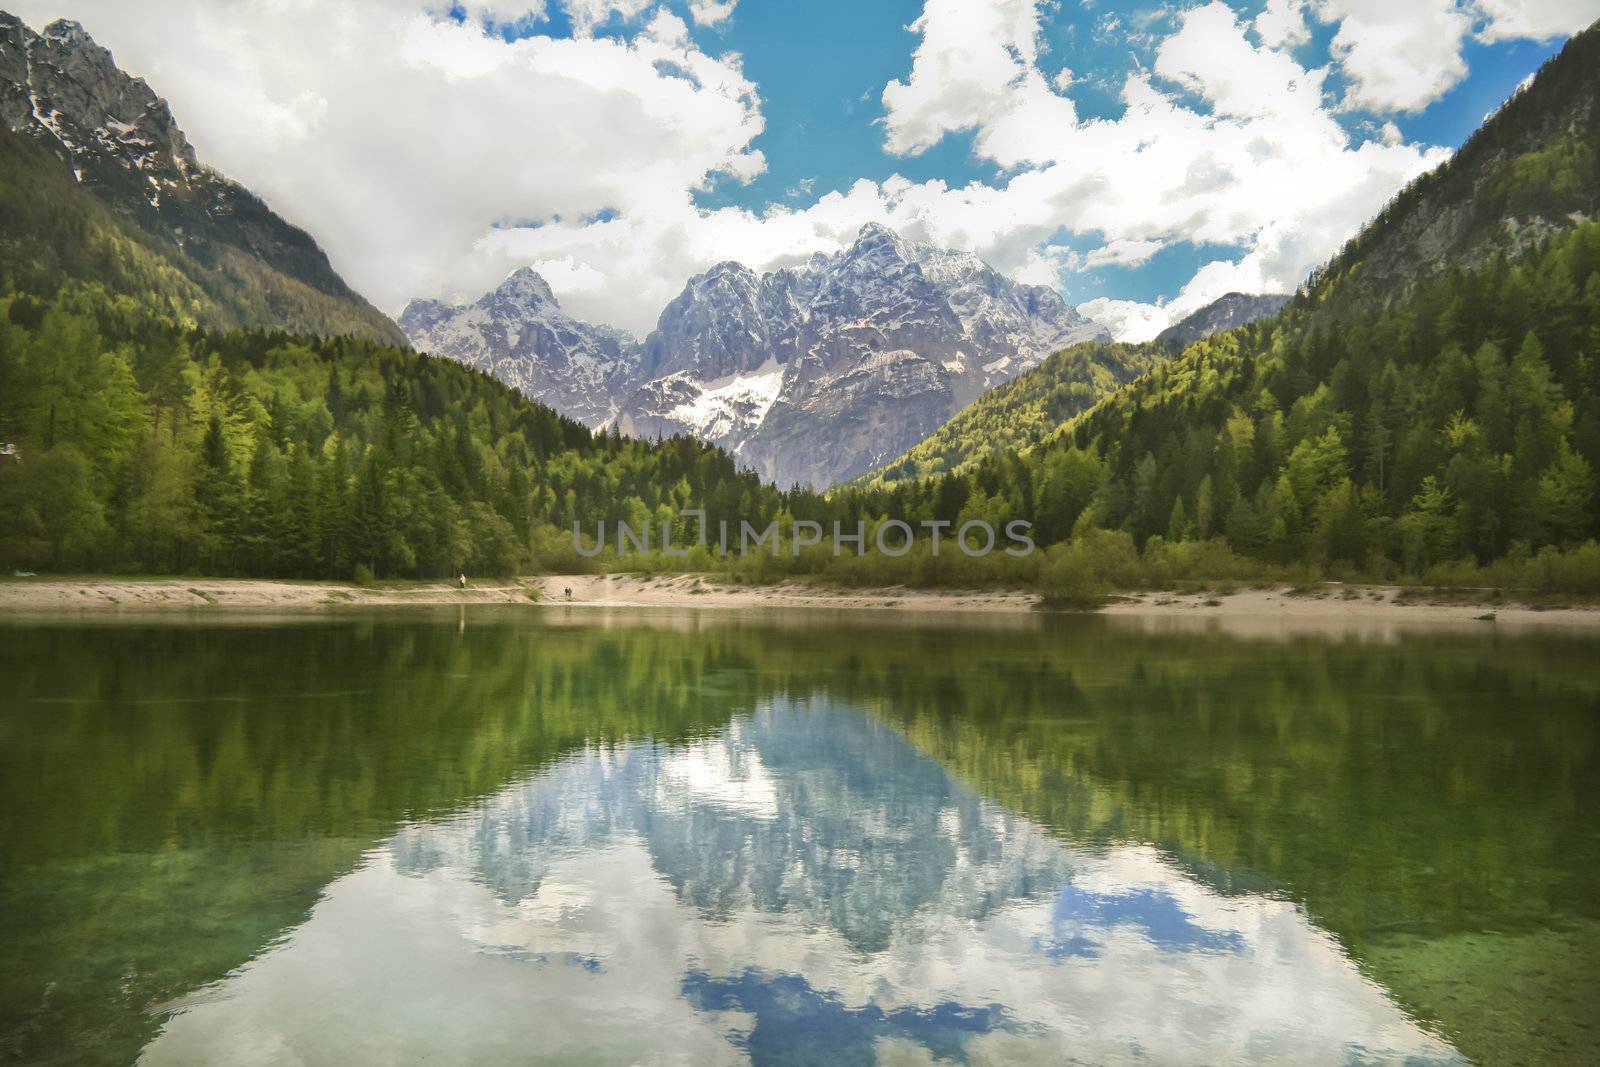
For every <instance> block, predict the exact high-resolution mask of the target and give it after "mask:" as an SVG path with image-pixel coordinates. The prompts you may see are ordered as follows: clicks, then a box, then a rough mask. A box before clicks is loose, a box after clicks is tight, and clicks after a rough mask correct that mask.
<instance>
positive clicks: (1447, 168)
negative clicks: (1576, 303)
mask: <svg viewBox="0 0 1600 1067" xmlns="http://www.w3.org/2000/svg"><path fill="white" fill-rule="evenodd" d="M1597 215H1600V25H1597V26H1594V27H1590V28H1589V29H1588V30H1586V31H1584V32H1583V33H1581V34H1579V35H1577V36H1576V37H1574V38H1572V40H1571V41H1569V42H1568V43H1567V45H1566V47H1565V48H1563V49H1562V51H1561V52H1560V54H1559V55H1557V56H1555V57H1554V58H1553V59H1551V60H1550V61H1549V62H1548V63H1546V64H1545V66H1544V67H1543V69H1541V70H1540V71H1539V73H1538V75H1537V76H1536V77H1535V78H1534V79H1533V81H1532V82H1531V83H1530V84H1529V85H1528V86H1527V87H1526V88H1524V89H1521V90H1519V91H1518V92H1517V93H1515V94H1514V95H1513V96H1512V98H1511V99H1510V100H1509V101H1507V102H1506V104H1505V105H1504V106H1503V107H1501V108H1500V110H1498V111H1497V112H1495V113H1494V114H1493V115H1491V116H1490V117H1489V118H1488V119H1487V120H1486V121H1485V123H1484V125H1483V126H1482V127H1481V128H1480V129H1479V130H1478V131H1477V132H1476V133H1475V134H1473V136H1472V137H1471V138H1469V139H1468V140H1467V142H1466V144H1464V145H1462V147H1461V151H1459V152H1457V153H1456V154H1455V156H1453V157H1452V158H1451V159H1450V160H1448V161H1446V162H1445V163H1444V164H1442V165H1441V166H1439V167H1438V168H1436V169H1435V170H1433V171H1431V172H1429V173H1428V174H1425V175H1423V176H1422V177H1420V178H1418V179H1417V180H1416V181H1414V182H1412V183H1411V184H1410V185H1409V186H1407V187H1406V188H1405V190H1403V191H1402V192H1401V193H1400V194H1399V195H1398V196H1396V197H1395V198H1394V199H1393V200H1392V201H1390V203H1389V204H1388V206H1386V207H1385V208H1384V209H1383V211H1382V212H1381V213H1380V214H1379V215H1378V217H1377V218H1376V219H1375V220H1373V222H1372V223H1371V224H1370V225H1368V226H1367V227H1366V228H1364V229H1363V230H1362V231H1361V233H1360V234H1358V235H1357V236H1356V237H1355V238H1354V239H1353V240H1352V241H1351V242H1350V243H1349V244H1348V245H1346V247H1345V248H1344V250H1343V251H1341V252H1340V253H1339V255H1338V256H1336V257H1335V258H1334V259H1333V261H1332V262H1331V263H1329V264H1328V265H1327V267H1325V268H1323V269H1322V270H1319V271H1317V272H1315V273H1314V274H1313V275H1312V277H1311V280H1310V282H1309V283H1308V285H1307V289H1308V290H1310V291H1311V292H1313V293H1315V294H1316V299H1317V300H1318V302H1320V303H1324V304H1329V305H1332V306H1333V307H1334V308H1336V309H1337V310H1339V311H1341V312H1344V313H1346V314H1355V315H1358V316H1359V315H1361V314H1364V313H1365V312H1367V311H1369V310H1371V309H1374V308H1378V307H1383V306H1387V305H1391V304H1394V303H1397V302H1401V301H1404V300H1406V299H1408V298H1409V297H1410V296H1412V295H1413V294H1415V293H1416V292H1417V291H1418V290H1419V289H1420V288H1421V287H1422V286H1424V285H1425V284H1427V283H1428V282H1431V281H1434V280H1436V279H1438V278H1440V277H1441V276H1443V275H1444V274H1446V273H1448V272H1449V271H1451V270H1453V269H1457V268H1469V269H1470V268H1475V267H1480V266H1483V265H1485V264H1487V263H1488V262H1489V261H1490V260H1491V259H1493V258H1494V257H1495V256H1508V257H1511V258H1516V257H1519V256H1521V255H1524V254H1527V253H1529V252H1532V251H1534V250H1536V249H1537V248H1538V247H1539V246H1540V245H1542V244H1543V243H1544V242H1546V241H1548V240H1549V239H1550V238H1551V237H1553V236H1555V235H1556V234H1558V233H1560V232H1561V231H1563V230H1565V229H1567V228H1569V227H1571V226H1572V225H1574V224H1575V223H1577V222H1580V221H1582V220H1584V219H1593V218H1595V217H1596V216H1597Z"/></svg>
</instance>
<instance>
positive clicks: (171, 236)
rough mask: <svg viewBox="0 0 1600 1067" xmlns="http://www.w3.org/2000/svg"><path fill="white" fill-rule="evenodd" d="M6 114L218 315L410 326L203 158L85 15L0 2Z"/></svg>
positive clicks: (2, 112)
mask: <svg viewBox="0 0 1600 1067" xmlns="http://www.w3.org/2000/svg"><path fill="white" fill-rule="evenodd" d="M0 122H3V123H4V125H5V127H6V128H7V129H9V130H11V131H12V132H14V133H17V134H20V135H22V136H24V137H26V138H28V139H30V140H32V141H34V142H35V143H37V144H39V145H41V146H43V147H44V148H45V149H46V150H48V151H49V152H50V153H51V154H52V155H54V156H55V157H56V158H57V159H59V160H60V161H61V162H62V163H63V164H65V165H66V166H67V167H68V168H70V171H71V174H72V177H73V179H74V180H75V181H76V182H77V183H78V184H79V185H80V186H81V187H82V188H83V189H84V190H86V191H87V192H89V193H90V194H92V195H93V196H94V197H95V198H96V199H97V200H99V201H100V202H101V203H103V204H105V205H106V206H107V207H109V208H111V209H112V211H113V212H114V213H115V215H116V216H117V217H118V218H120V219H122V220H124V221H125V222H126V223H129V224H131V225H133V226H135V227H137V228H138V229H139V230H140V231H142V233H141V237H144V238H149V239H151V240H152V241H153V242H154V243H156V244H159V245H160V246H161V252H162V253H163V254H165V255H166V256H167V257H168V258H169V259H170V260H171V261H172V265H173V266H174V267H176V268H177V269H178V270H179V271H180V272H182V273H184V274H185V275H188V276H190V278H191V280H193V281H194V282H195V283H196V284H197V285H198V286H199V287H200V289H202V290H203V291H204V292H205V293H207V294H208V295H209V296H210V297H211V298H213V299H214V300H215V302H216V303H217V304H218V305H219V308H218V309H217V313H216V314H215V315H213V316H210V318H212V319H213V320H214V321H213V323H212V324H214V325H219V326H232V325H242V326H254V327H269V328H270V327H277V328H285V329H290V330H301V331H308V332H313V333H320V334H335V333H353V334H359V335H362V336H367V337H371V338H373V339H377V340H382V341H385V342H389V343H395V344H403V343H404V337H403V336H402V335H401V333H400V331H399V330H398V329H397V328H396V327H395V325H394V323H392V322H390V321H389V319H388V318H387V317H385V316H384V315H383V314H382V313H381V312H379V311H378V310H377V309H375V308H373V307H372V306H371V305H370V304H368V303H367V302H366V301H365V300H364V299H362V298H361V297H360V296H359V295H357V294H356V293H355V292H354V291H353V290H352V289H350V287H349V286H347V285H346V284H345V283H344V281H343V280H342V279H341V278H340V277H339V275H338V274H337V273H336V272H335V271H334V269H333V267H332V265H331V264H330V263H329V262H328V257H327V256H326V255H325V254H324V253H323V251H322V249H320V248H319V247H318V246H317V244H316V242H315V241H313V240H312V239H311V237H310V236H309V235H308V234H307V233H306V232H305V231H303V230H301V229H298V228H297V227H295V226H293V225H291V224H289V223H288V222H285V221H284V220H283V219H282V218H280V217H279V216H278V215H276V214H274V213H273V212H272V210H271V209H270V208H268V207H267V206H266V205H265V204H264V203H262V201H261V200H260V199H259V198H257V197H256V196H255V195H254V194H252V193H251V192H250V191H249V190H247V189H245V188H244V187H243V186H240V185H238V184H237V183H235V182H232V181H230V180H228V179H227V178H226V177H224V176H223V175H221V174H219V173H217V172H216V171H215V170H212V169H211V168H209V167H207V166H205V165H204V164H202V163H201V162H200V161H199V160H198V159H197V158H196V156H195V151H194V148H193V147H192V146H191V145H190V144H189V141H188V139H187V138H186V137H185V136H184V133H183V131H182V130H181V129H180V128H179V127H178V124H177V122H176V121H175V120H174V118H173V116H172V111H171V109H170V108H169V107H168V106H167V103H166V101H165V100H163V99H161V98H160V97H159V96H157V95H156V94H155V92H154V91H153V90H152V89H151V88H150V86H149V85H147V84H146V83H145V82H144V80H143V79H142V78H134V77H130V76H129V75H127V74H126V73H124V72H123V71H122V70H121V69H119V68H118V67H117V65H116V62H115V60H114V59H113V58H112V55H111V53H110V52H108V51H106V50H105V49H104V48H102V47H100V46H99V45H98V44H96V43H95V42H94V40H93V39H92V38H91V37H90V36H89V35H88V33H86V32H85V31H84V29H83V27H82V26H80V25H78V24H77V23H75V22H69V21H67V20H64V19H63V20H58V21H56V22H52V23H51V24H50V25H48V26H46V27H45V29H44V31H43V32H42V33H35V32H33V31H32V30H31V29H29V28H28V27H27V26H26V25H24V24H23V23H22V22H21V20H19V19H17V18H15V17H14V16H12V15H9V14H6V13H5V12H0Z"/></svg>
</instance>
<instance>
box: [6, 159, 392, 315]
mask: <svg viewBox="0 0 1600 1067" xmlns="http://www.w3.org/2000/svg"><path fill="white" fill-rule="evenodd" d="M257 203H259V202H257ZM262 210H265V209H264V208H263V209H262ZM0 219H4V220H5V221H4V223H3V225H0V291H8V290H15V291H19V292H26V293H30V294H33V295H35V296H42V297H49V296H51V295H52V294H54V293H55V292H56V291H57V290H58V289H59V288H60V287H61V286H62V285H63V284H64V283H65V282H67V281H69V280H82V281H94V282H98V283H100V284H102V285H104V286H105V287H106V288H107V289H108V290H110V291H111V292H113V293H117V294H120V295H125V296H130V297H134V298H136V299H138V300H140V301H143V302H147V303H149V304H151V305H153V306H156V307H159V308H162V309H164V310H166V311H169V312H172V313H174V314H176V315H178V316H180V317H181V318H182V319H183V320H184V321H187V322H190V323H194V324H198V325H203V326H206V327H208V328H212V329H229V328H235V327H251V328H285V329H294V330H299V331H304V332H307V333H315V334H318V335H321V336H330V337H331V336H336V335H340V334H347V335H350V336H357V337H365V338H368V339H370V340H375V341H380V342H383V343H387V344H394V345H403V344H405V343H406V342H405V337H404V335H402V334H401V333H400V329H399V327H398V326H395V325H394V324H393V323H392V322H390V321H389V320H388V319H387V318H385V317H384V316H383V315H382V314H380V313H379V312H378V311H377V310H376V309H374V308H373V307H372V306H371V305H369V304H367V303H366V301H364V300H362V299H361V298H360V297H358V296H356V295H355V294H354V293H352V292H350V291H349V290H348V289H344V288H343V283H342V282H341V283H339V284H340V287H341V289H343V291H342V292H327V291H324V290H322V289H319V288H316V287H314V286H313V285H310V284H308V283H306V282H304V281H301V280H300V279H298V278H296V277H294V276H293V275H291V274H288V273H285V272H283V271H281V270H279V269H277V268H275V267H273V266H272V265H270V264H269V263H267V262H266V261H265V260H263V259H261V258H260V257H259V256H256V255H254V254H252V253H250V252H249V251H247V250H245V249H241V248H239V247H237V246H235V245H232V244H230V243H228V242H225V241H213V242H210V243H208V244H204V245H201V244H198V243H193V242H191V243H186V244H184V245H179V244H178V243H177V241H176V240H174V239H173V237H172V236H171V235H170V234H168V233H166V232H164V231H163V230H162V229H161V228H159V227H157V228H154V229H146V228H144V227H143V226H141V225H140V224H139V223H138V222H137V221H135V219H134V218H132V217H130V216H129V215H127V214H125V213H122V212H120V211H118V210H116V209H115V208H113V207H111V206H109V205H107V204H106V203H105V202H103V201H102V200H101V199H100V198H99V197H97V196H95V195H94V193H93V192H91V191H90V189H89V188H87V187H85V186H84V185H82V184H80V183H79V182H77V181H75V180H74V178H73V175H72V171H71V169H70V168H68V166H67V165H66V164H65V163H63V162H62V161H61V160H60V159H59V158H57V157H56V156H55V155H53V154H52V153H51V152H50V151H49V150H48V149H47V148H45V147H44V146H42V145H40V144H38V143H37V142H35V141H34V140H33V139H32V138H29V137H25V136H23V135H21V134H16V133H12V132H10V131H8V130H3V129H0ZM307 241H309V238H307ZM314 247H315V246H313V248H314ZM199 249H204V250H205V258H201V256H200V254H199V252H198V250H199ZM320 254H321V253H320V252H319V253H318V255H319V256H320ZM324 262H325V261H324Z"/></svg>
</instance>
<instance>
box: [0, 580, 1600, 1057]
mask: <svg viewBox="0 0 1600 1067" xmlns="http://www.w3.org/2000/svg"><path fill="white" fill-rule="evenodd" d="M0 641H3V645H0V679H3V682H0V943H3V946H4V953H3V955H4V964H3V975H0V1060H6V1059H11V1060H16V1061H21V1062H28V1063H63V1064H67V1063H123V1062H132V1061H135V1060H138V1061H142V1062H148V1063H151V1064H166V1063H184V1064H187V1063H193V1064H217V1063H257V1062H259V1063H284V1062H287V1063H297V1062H304V1063H330V1064H331V1063H339V1064H348V1063H395V1062H422V1061H426V1062H430V1063H443V1064H481V1063H509V1062H530V1061H545V1062H563V1063H568V1062H570V1063H640V1062H642V1063H692V1064H695V1065H696V1067H700V1065H708V1064H721V1063H742V1062H752V1061H753V1062H756V1063H782V1064H803V1063H817V1064H830V1065H831V1064H855V1063H872V1062H883V1063H929V1062H936V1061H937V1062H957V1063H960V1062H971V1063H1008V1064H1009V1063H1035V1062H1036V1063H1062V1062H1084V1063H1120V1062H1153V1063H1234V1062H1243V1063H1287V1064H1316V1063H1373V1062H1379V1063H1383V1062H1406V1063H1415V1064H1421V1063H1460V1062H1469V1061H1470V1062H1484V1063H1563V1062H1568V1063H1579V1062H1592V1061H1593V1059H1594V1057H1595V1055H1596V1048H1597V1046H1600V1022H1597V1020H1600V993H1597V990H1600V892H1597V881H1600V666H1597V664H1600V640H1597V639H1596V638H1595V637H1594V636H1586V635H1574V634H1565V633H1561V632H1542V633H1541V632H1529V633H1522V634H1505V633H1497V632H1496V631H1495V629H1494V627H1492V626H1488V625H1480V626H1479V627H1478V628H1477V629H1456V630H1434V631H1420V630H1419V631H1407V630H1403V629H1401V630H1395V629H1392V628H1391V629H1388V630H1384V631H1373V632H1332V633H1321V634H1316V633H1313V634H1302V635H1300V636H1282V635H1272V634H1271V633H1270V632H1266V633H1262V634H1257V635H1244V636H1238V635H1232V634H1230V633H1227V632H1223V631H1220V630H1218V629H1216V628H1215V626H1212V627H1209V628H1208V627H1205V626H1185V625H1181V624H1178V623H1172V624H1159V623H1143V624H1141V623H1138V622H1136V621H1129V620H1118V619H1108V618H1102V617H1058V618H1050V617H1039V618H1032V617H1015V618H1010V619H999V618H995V619H992V620H986V619H981V618H978V619H973V618H964V619H960V620H945V621H938V622H926V621H925V622H923V623H913V622H909V621H906V620H904V619H891V618H885V617H876V616H871V615H868V614H866V613H858V614H855V615H853V616H849V617H846V616H845V615H823V614H820V613H819V614H814V615H810V616H805V617H802V618H798V619H795V618H776V617H770V616H763V615H735V614H731V613H719V612H701V613H695V612H679V613H673V612H657V613H651V612H646V611H636V612H631V613H605V612H594V611H591V612H587V613H586V612H583V611H580V610H561V609H555V608H531V607H530V608H507V609H496V608H480V609H466V610H456V609H434V610H424V609H419V610H415V611H393V612H387V613H384V614H381V615H380V614H364V613H363V614H348V615H344V614H337V613H334V614H325V615H316V616H299V617H292V616H291V617H280V618H270V617H265V616H260V617H257V616H250V615H248V614H243V613H238V614H210V615H203V616H174V617H152V616H147V617H143V618H139V617H119V618H111V617H106V618H93V617H90V616H81V617H77V618H42V617H41V618H35V619H22V618H14V619H11V620H8V621H7V623H6V624H5V625H3V626H0Z"/></svg>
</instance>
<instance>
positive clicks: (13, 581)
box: [0, 575, 1600, 629]
mask: <svg viewBox="0 0 1600 1067" xmlns="http://www.w3.org/2000/svg"><path fill="white" fill-rule="evenodd" d="M536 603H537V604H542V605H554V606H560V607H563V608H567V607H571V608H619V609H625V608H708V609H747V610H749V609H764V610H774V609H778V610H783V609H828V610H862V609H871V610H879V611H893V612H900V613H910V614H922V613H927V614H951V613H955V614H961V613H965V614H991V615H993V614H1007V615H1016V614H1020V613H1028V614H1032V613H1035V612H1036V611H1037V608H1038V597H1037V596H1035V595H1033V594H1030V593H1022V592H1014V591H997V590H990V591H983V590H978V591H966V592H963V591H957V590H925V589H905V588H892V589H859V590H858V589H833V588H826V587H817V586H809V585H804V584H801V583H797V582H791V583H785V584H782V585H775V586H738V585H731V584H722V583H719V582H716V581H714V580H707V579H703V578H701V577H698V576H695V575H661V576H658V577H655V578H649V577H641V576H635V575H569V576H561V575H557V576H547V577H539V578H523V579H517V580H512V581H505V582H483V583H471V584H469V586H468V587H467V588H466V589H465V590H462V589H458V588H456V587H455V586H454V585H453V584H450V583H445V582H439V583H425V582H414V583H391V584H383V585H377V586H365V587H364V586H355V585H346V584H341V583H336V582H291V581H270V580H262V579H214V580H212V579H195V578H158V579H138V578H114V577H113V578H59V579H57V578H7V579H0V614H5V615H20V614H23V613H28V612H94V613H96V614H103V613H107V612H118V611H130V612H144V611H173V610H187V611H196V612H207V611H216V610H219V609H230V608H244V609H289V610H298V609H339V608H352V607H353V608H360V607H392V606H402V605H465V604H501V605H510V604H518V605H523V606H532V605H534V604H536ZM1104 614H1106V615H1110V616H1119V617H1126V618H1138V619H1147V620H1155V621H1159V620H1161V619H1168V618H1182V619H1198V620H1204V619H1222V620H1230V621H1239V622H1248V623H1251V624H1253V625H1256V626H1261V627H1264V628H1270V627H1272V626H1274V625H1276V624H1296V623H1316V622H1319V621H1321V622H1340V621H1346V622H1357V621H1360V622H1405V623H1478V624H1480V625H1481V624H1484V623H1488V622H1494V623H1498V624H1511V625H1518V626H1521V625H1537V626H1561V627H1578V628H1597V629H1600V606H1595V607H1562V608H1552V609H1538V608H1535V607H1528V606H1522V605H1515V604H1498V605H1494V606H1489V605H1487V604H1485V603H1455V602H1451V603H1436V602H1429V600H1428V599H1427V598H1426V597H1425V596H1421V597H1419V596H1417V595H1416V594H1414V593H1413V594H1412V595H1409V596H1408V595H1405V594H1403V593H1402V592H1401V590H1399V589H1395V588H1390V587H1381V586H1364V587H1355V586H1349V587H1346V586H1339V585H1332V584H1330V585H1325V586H1322V587H1319V588H1318V589H1317V590H1315V591H1313V592H1310V593H1306V592H1304V591H1290V590H1287V589H1247V590H1241V591H1238V592H1234V593H1228V594H1222V593H1194V594H1176V593H1138V594H1130V595H1128V596H1125V597H1119V598H1114V599H1113V600H1112V601H1111V602H1110V603H1109V604H1108V605H1107V606H1106V608H1105V609H1104Z"/></svg>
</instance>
